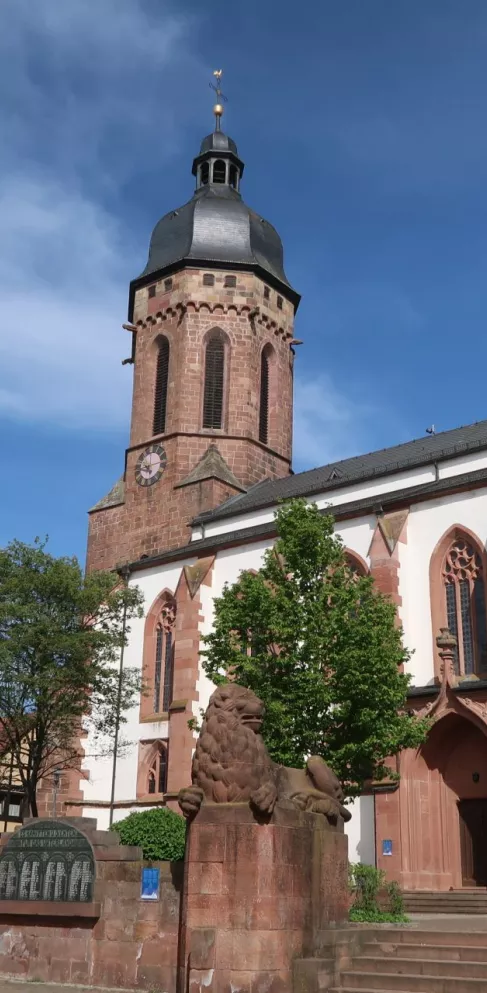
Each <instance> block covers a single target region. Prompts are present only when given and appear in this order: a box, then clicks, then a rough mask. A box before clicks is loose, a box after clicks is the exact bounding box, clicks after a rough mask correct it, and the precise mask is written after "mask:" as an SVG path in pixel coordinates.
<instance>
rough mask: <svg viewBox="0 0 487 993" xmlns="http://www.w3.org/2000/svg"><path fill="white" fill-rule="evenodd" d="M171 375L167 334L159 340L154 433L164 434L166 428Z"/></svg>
mask: <svg viewBox="0 0 487 993" xmlns="http://www.w3.org/2000/svg"><path fill="white" fill-rule="evenodd" d="M168 377H169V342H168V340H167V338H166V337H165V336H163V337H162V338H161V339H160V341H159V349H158V352H157V367H156V388H155V395H154V423H153V427H152V431H153V434H163V433H164V431H165V430H166V408H167V383H168Z"/></svg>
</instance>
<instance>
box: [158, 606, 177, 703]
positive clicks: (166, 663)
mask: <svg viewBox="0 0 487 993" xmlns="http://www.w3.org/2000/svg"><path fill="white" fill-rule="evenodd" d="M175 620H176V604H175V603H174V601H171V600H168V601H166V603H165V604H164V606H163V608H162V610H161V615H160V618H159V620H158V623H157V627H156V644H155V649H156V651H155V665H154V686H153V694H154V695H153V710H154V714H160V713H167V711H168V710H169V706H170V704H171V703H172V686H173V674H174V623H175Z"/></svg>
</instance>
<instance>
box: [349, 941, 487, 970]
mask: <svg viewBox="0 0 487 993" xmlns="http://www.w3.org/2000/svg"><path fill="white" fill-rule="evenodd" d="M462 938H463V935H462ZM378 951H380V952H381V953H382V955H390V956H399V957H400V958H408V959H418V958H421V959H440V958H441V959H442V960H444V961H446V960H448V961H449V962H451V961H461V962H465V961H466V962H486V963H487V941H486V943H485V944H484V945H477V946H476V945H466V944H461V945H450V944H448V947H447V948H445V946H444V945H443V946H442V945H438V944H436V945H434V944H421V945H420V946H419V947H418V944H414V942H410V943H409V942H406V941H396V942H395V943H394V942H392V941H380V940H379V941H368V942H366V944H365V945H364V946H363V954H364V955H367V956H371V955H372V956H373V955H377V953H378Z"/></svg>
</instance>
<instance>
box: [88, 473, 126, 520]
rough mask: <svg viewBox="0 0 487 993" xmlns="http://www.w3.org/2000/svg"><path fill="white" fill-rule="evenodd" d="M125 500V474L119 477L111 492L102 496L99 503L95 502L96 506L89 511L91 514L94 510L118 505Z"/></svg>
mask: <svg viewBox="0 0 487 993" xmlns="http://www.w3.org/2000/svg"><path fill="white" fill-rule="evenodd" d="M124 502H125V482H124V478H123V476H121V477H120V479H117V482H116V483H115V484H114V485H113V486H112V488H111V490H110V492H109V493H107V495H106V496H104V497H102V498H101V500H99V501H98V503H95V505H94V507H90V509H89V511H88V513H89V514H91V512H92V511H93V510H106V508H107V507H116V506H117V504H119V503H124Z"/></svg>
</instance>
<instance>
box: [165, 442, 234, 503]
mask: <svg viewBox="0 0 487 993" xmlns="http://www.w3.org/2000/svg"><path fill="white" fill-rule="evenodd" d="M204 479H220V480H221V481H222V482H223V483H228V484H229V486H231V487H233V489H234V490H240V492H242V491H243V492H244V493H245V486H242V484H241V483H239V481H238V479H237V477H236V476H234V474H233V472H232V470H231V469H230V467H229V466H228V465H227V463H226V462H225V459H224V458H223V456H222V455H221V454H220V452H219V451H218V448H217V446H216V445H209V446H208V448H207V449H206V452H205V453H204V455H202V456H201V458H200V460H199V462H197V463H196V465H195V466H194V468H193V469H192V470H191V472H190V473H189V474H188V475H187V476H185V478H184V479H182V480H181V482H180V483H177V484H176V485H177V487H180V486H189V485H190V484H191V483H201V482H202V481H203V480H204Z"/></svg>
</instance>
